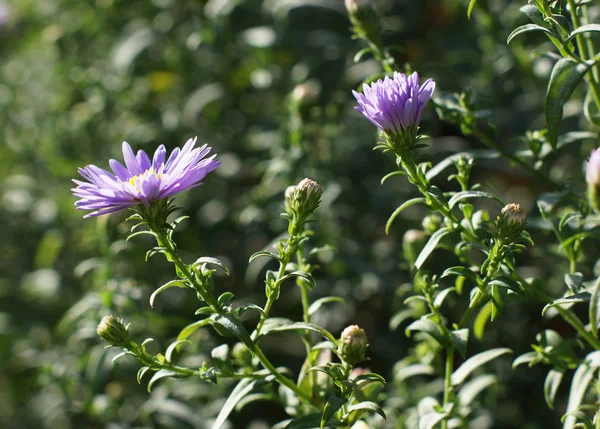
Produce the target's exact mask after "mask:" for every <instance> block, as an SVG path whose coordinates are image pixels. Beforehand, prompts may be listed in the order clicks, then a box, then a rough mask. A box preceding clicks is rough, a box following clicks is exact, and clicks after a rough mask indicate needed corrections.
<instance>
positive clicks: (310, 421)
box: [213, 413, 341, 429]
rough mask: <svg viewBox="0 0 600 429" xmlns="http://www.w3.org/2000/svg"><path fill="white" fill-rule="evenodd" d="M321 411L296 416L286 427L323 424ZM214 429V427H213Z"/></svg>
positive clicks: (333, 423)
mask: <svg viewBox="0 0 600 429" xmlns="http://www.w3.org/2000/svg"><path fill="white" fill-rule="evenodd" d="M321 417H322V414H321V413H315V414H308V415H306V416H300V417H296V418H295V419H294V420H292V421H291V422H289V423H288V425H287V426H286V427H285V429H312V428H318V427H320V426H321ZM340 425H341V424H340V422H338V421H331V420H330V421H329V426H340ZM213 429H214V428H213Z"/></svg>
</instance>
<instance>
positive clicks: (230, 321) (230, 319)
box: [211, 314, 254, 354]
mask: <svg viewBox="0 0 600 429" xmlns="http://www.w3.org/2000/svg"><path fill="white" fill-rule="evenodd" d="M211 318H212V320H214V322H215V323H217V324H218V325H220V326H221V327H223V328H224V329H225V330H227V331H229V332H231V333H232V334H233V335H235V336H236V337H237V338H238V339H239V340H240V341H241V342H243V343H244V344H245V345H246V347H248V349H249V350H250V351H251V352H252V354H254V343H253V342H252V338H250V335H248V331H246V328H244V325H242V322H240V320H239V319H237V318H236V317H235V316H234V315H232V314H218V315H214V316H211Z"/></svg>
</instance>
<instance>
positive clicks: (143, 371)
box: [136, 366, 150, 384]
mask: <svg viewBox="0 0 600 429" xmlns="http://www.w3.org/2000/svg"><path fill="white" fill-rule="evenodd" d="M149 369H150V367H149V366H143V367H141V368H140V369H139V371H138V373H137V377H136V378H137V382H138V384H140V383H141V382H142V378H143V377H144V374H146V373H147V372H148V370H149Z"/></svg>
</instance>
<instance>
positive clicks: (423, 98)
mask: <svg viewBox="0 0 600 429" xmlns="http://www.w3.org/2000/svg"><path fill="white" fill-rule="evenodd" d="M434 89H435V82H434V81H433V79H427V80H426V81H425V83H423V85H421V86H419V75H418V74H417V73H416V72H415V73H413V74H411V75H409V76H408V77H407V76H406V75H405V74H404V73H398V72H394V77H393V78H392V79H390V77H389V76H386V77H385V79H384V80H381V79H379V80H378V81H377V82H373V83H372V84H371V86H369V85H367V84H364V85H363V93H362V94H360V93H358V92H356V91H352V94H354V97H355V98H356V101H358V104H359V105H358V106H357V107H355V109H356V110H358V111H359V112H360V113H362V114H363V115H365V117H366V118H367V119H368V120H369V121H371V122H372V123H373V124H374V125H375V126H376V127H377V128H379V129H380V130H382V131H383V132H385V133H388V134H396V133H401V132H402V131H404V130H406V129H409V128H417V127H418V126H419V122H420V120H421V112H422V111H423V108H424V107H425V105H426V104H427V102H428V101H429V99H430V98H431V95H432V94H433V91H434Z"/></svg>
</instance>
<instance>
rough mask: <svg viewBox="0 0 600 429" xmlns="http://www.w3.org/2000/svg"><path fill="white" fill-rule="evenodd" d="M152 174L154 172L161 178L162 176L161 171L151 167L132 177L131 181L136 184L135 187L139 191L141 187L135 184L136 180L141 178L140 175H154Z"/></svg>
mask: <svg viewBox="0 0 600 429" xmlns="http://www.w3.org/2000/svg"><path fill="white" fill-rule="evenodd" d="M152 174H154V175H155V176H156V177H158V178H159V179H160V178H161V177H162V174H161V173H157V172H156V171H154V168H152V167H150V168H149V169H148V170H146V171H144V172H143V173H142V174H138V175H137V176H133V177H131V178H130V179H129V183H130V184H132V185H133V186H135V189H137V190H138V191H139V190H140V189H139V188H138V187H137V185H136V184H135V182H136V181H137V179H139V178H140V177H147V176H149V175H152Z"/></svg>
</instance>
